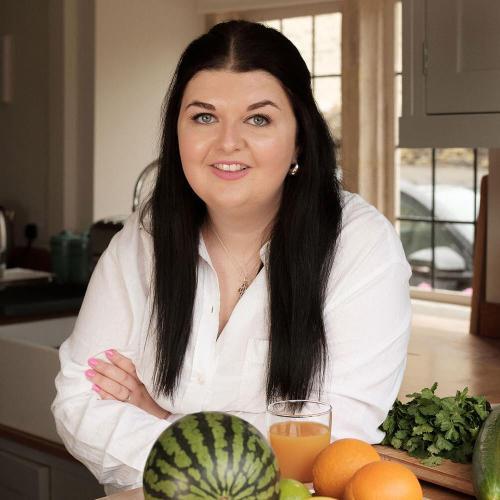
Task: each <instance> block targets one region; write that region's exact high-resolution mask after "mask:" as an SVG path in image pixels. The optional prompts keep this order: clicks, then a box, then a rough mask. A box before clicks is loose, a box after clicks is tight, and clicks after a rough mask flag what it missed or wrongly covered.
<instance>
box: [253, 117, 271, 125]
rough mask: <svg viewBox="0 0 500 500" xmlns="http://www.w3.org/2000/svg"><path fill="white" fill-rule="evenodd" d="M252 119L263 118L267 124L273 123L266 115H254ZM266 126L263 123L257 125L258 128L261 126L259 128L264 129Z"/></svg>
mask: <svg viewBox="0 0 500 500" xmlns="http://www.w3.org/2000/svg"><path fill="white" fill-rule="evenodd" d="M250 118H261V119H264V120H265V121H266V122H267V123H270V122H271V119H270V118H269V116H266V115H253V116H251V117H250ZM264 125H265V123H262V122H261V123H260V124H257V126H259V127H263V126H264Z"/></svg>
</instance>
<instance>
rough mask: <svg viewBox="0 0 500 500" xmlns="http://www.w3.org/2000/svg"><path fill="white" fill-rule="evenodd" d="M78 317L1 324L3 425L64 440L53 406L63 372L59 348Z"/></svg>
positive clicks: (0, 406) (0, 416)
mask: <svg viewBox="0 0 500 500" xmlns="http://www.w3.org/2000/svg"><path fill="white" fill-rule="evenodd" d="M75 321H76V316H71V317H66V318H57V319H47V320H43V321H32V322H27V323H16V324H13V325H4V326H0V424H3V425H6V426H8V427H13V428H15V429H18V430H20V431H23V432H27V433H29V434H32V435H35V436H39V437H42V438H45V439H48V440H50V441H55V442H59V443H60V442H61V440H60V438H59V436H58V435H57V432H56V427H55V424H54V419H53V417H52V413H51V411H50V405H51V403H52V401H53V400H54V398H55V395H56V390H55V386H54V379H55V377H56V375H57V372H58V371H59V355H58V351H57V348H58V347H59V346H60V345H61V343H62V342H63V341H64V340H65V339H66V338H67V337H68V336H69V335H70V334H71V332H72V331H73V327H74V324H75Z"/></svg>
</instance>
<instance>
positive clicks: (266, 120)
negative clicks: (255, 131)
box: [191, 113, 271, 127]
mask: <svg viewBox="0 0 500 500" xmlns="http://www.w3.org/2000/svg"><path fill="white" fill-rule="evenodd" d="M204 116H208V117H212V118H213V115H212V114H210V113H198V114H196V115H194V116H193V117H192V118H191V119H192V120H193V121H195V122H197V123H201V124H206V125H210V124H211V123H213V122H212V121H208V120H204V119H203V118H202V117H204ZM198 118H202V120H201V121H200V120H198ZM254 118H258V119H259V121H258V122H255V121H254V124H255V125H257V127H263V126H265V125H267V124H269V123H270V122H271V118H269V116H267V115H253V116H251V117H250V118H249V120H250V119H254ZM263 120H264V121H263Z"/></svg>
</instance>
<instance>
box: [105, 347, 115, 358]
mask: <svg viewBox="0 0 500 500" xmlns="http://www.w3.org/2000/svg"><path fill="white" fill-rule="evenodd" d="M114 355H115V351H114V350H113V349H108V350H107V351H106V356H107V357H108V358H112V357H113V356H114Z"/></svg>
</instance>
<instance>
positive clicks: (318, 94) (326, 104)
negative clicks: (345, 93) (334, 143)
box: [314, 76, 342, 138]
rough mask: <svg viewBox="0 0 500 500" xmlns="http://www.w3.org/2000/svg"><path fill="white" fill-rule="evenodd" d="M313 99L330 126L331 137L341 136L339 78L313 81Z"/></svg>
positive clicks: (323, 78)
mask: <svg viewBox="0 0 500 500" xmlns="http://www.w3.org/2000/svg"><path fill="white" fill-rule="evenodd" d="M314 98H315V99H316V102H317V104H318V107H319V109H320V111H321V112H322V113H323V116H324V117H325V120H326V121H327V122H328V124H329V126H330V130H331V131H332V133H333V136H334V137H336V138H340V137H341V136H342V123H341V111H342V92H341V78H340V76H334V77H322V78H315V79H314Z"/></svg>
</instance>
